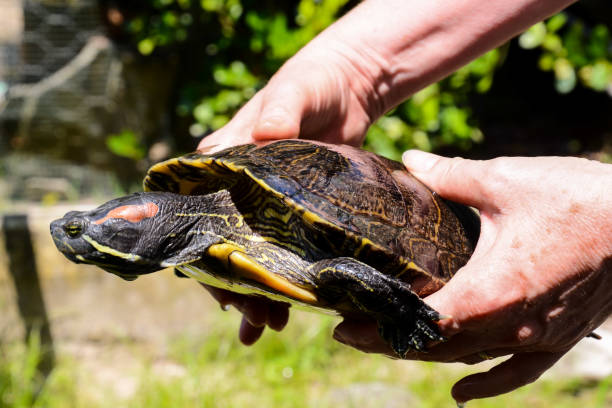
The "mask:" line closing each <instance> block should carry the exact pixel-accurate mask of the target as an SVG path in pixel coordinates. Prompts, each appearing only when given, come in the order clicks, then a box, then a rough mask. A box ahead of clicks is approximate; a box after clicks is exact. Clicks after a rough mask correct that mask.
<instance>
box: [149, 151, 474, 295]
mask: <svg viewBox="0 0 612 408" xmlns="http://www.w3.org/2000/svg"><path fill="white" fill-rule="evenodd" d="M254 183H255V184H256V185H258V186H259V190H260V194H271V195H273V196H275V197H277V198H278V199H280V200H281V201H282V202H284V203H285V204H286V205H287V206H289V207H290V208H292V209H293V212H294V213H296V214H299V215H300V217H301V219H302V221H303V222H304V225H309V226H313V227H314V228H316V229H318V230H319V231H321V232H322V235H324V236H325V237H326V239H325V241H326V242H325V243H321V247H323V248H325V251H327V252H329V254H328V255H329V257H336V256H351V257H354V258H356V259H358V260H360V261H362V262H365V263H367V264H370V265H371V266H373V267H375V268H377V269H378V270H380V271H381V272H383V273H385V274H389V275H394V276H397V277H399V278H400V279H402V280H405V281H406V282H408V283H410V285H411V287H412V289H413V290H414V291H415V292H416V293H418V294H419V296H425V295H427V294H430V293H432V292H434V291H436V290H437V289H439V288H440V287H441V286H442V285H443V284H444V283H445V282H446V281H448V280H449V279H450V278H451V277H452V276H453V274H454V273H455V272H456V271H457V270H458V269H459V268H460V267H461V266H463V265H464V264H465V263H466V262H467V260H468V259H469V257H470V255H471V254H472V252H473V250H474V247H475V244H476V240H477V237H478V234H479V219H478V216H477V215H476V214H475V213H474V212H473V211H472V210H471V209H469V208H467V207H464V206H461V205H458V204H455V203H451V202H448V201H446V200H444V199H442V198H441V197H439V196H438V195H437V194H436V193H434V192H432V191H431V190H430V189H428V188H427V187H426V186H424V185H423V184H422V183H420V182H419V181H418V180H417V179H415V178H414V177H413V176H412V175H410V174H409V173H408V172H407V171H406V170H405V168H404V166H403V165H402V164H401V163H398V162H395V161H392V160H388V159H386V158H383V157H381V156H378V155H376V154H374V153H371V152H368V151H365V150H362V149H357V148H354V147H350V146H344V145H328V144H323V143H319V142H310V141H303V140H285V141H276V142H272V143H269V144H266V145H263V146H256V145H253V144H249V145H242V146H237V147H232V148H229V149H226V150H223V151H219V152H216V153H213V154H202V153H191V154H188V155H185V156H182V157H178V158H175V159H171V160H168V161H166V162H162V163H159V164H157V165H155V166H153V167H152V168H151V169H150V170H149V172H148V174H147V176H146V178H145V180H144V188H145V190H147V191H169V192H174V193H179V194H187V195H203V194H208V193H211V192H215V191H218V190H221V189H229V188H239V187H240V186H245V187H244V188H248V187H250V186H252V185H253V184H254ZM334 243H341V244H334ZM315 244H317V243H315Z"/></svg>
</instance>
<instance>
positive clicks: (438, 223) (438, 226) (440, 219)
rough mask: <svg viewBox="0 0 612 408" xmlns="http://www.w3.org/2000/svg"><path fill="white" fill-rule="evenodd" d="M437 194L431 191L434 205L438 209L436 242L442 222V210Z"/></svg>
mask: <svg viewBox="0 0 612 408" xmlns="http://www.w3.org/2000/svg"><path fill="white" fill-rule="evenodd" d="M436 195H437V194H435V193H433V192H432V193H431V198H432V200H433V203H434V205H435V206H436V210H437V211H438V217H437V218H436V225H435V226H434V239H435V240H436V242H438V232H439V230H440V222H441V221H442V210H441V209H440V206H439V205H438V201H437V200H436Z"/></svg>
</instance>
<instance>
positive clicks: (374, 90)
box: [307, 0, 574, 117]
mask: <svg viewBox="0 0 612 408" xmlns="http://www.w3.org/2000/svg"><path fill="white" fill-rule="evenodd" d="M573 1H574V0H514V1H508V0H487V1H482V0H458V1H453V2H448V1H443V0H410V1H409V0H367V1H364V2H363V3H361V4H360V5H359V6H357V7H356V8H355V9H353V10H352V11H351V12H350V13H348V14H347V15H346V16H344V17H343V18H341V19H340V20H338V21H337V22H336V23H335V24H334V25H332V26H330V27H329V28H328V29H327V30H325V31H324V32H323V33H321V35H320V36H319V37H318V38H316V39H315V40H314V41H313V42H312V43H311V44H309V45H308V46H307V48H309V52H312V53H314V54H316V53H317V51H316V49H317V48H319V50H320V49H330V48H331V49H332V50H334V49H336V50H339V53H341V54H343V55H342V57H344V58H348V59H350V60H351V62H352V63H353V64H356V67H355V75H356V77H358V78H360V80H359V81H355V84H356V85H355V86H356V87H357V88H358V89H354V92H355V93H356V94H359V95H364V96H363V103H364V104H365V105H368V106H366V109H369V110H371V116H376V117H377V116H380V115H382V114H383V113H384V112H385V111H386V110H388V109H390V108H391V107H393V106H395V105H397V104H398V103H400V102H401V101H403V100H405V99H406V98H407V97H409V96H410V95H411V94H413V93H414V92H416V91H418V90H419V89H422V88H424V87H425V86H427V85H429V84H431V83H433V82H435V81H437V80H439V79H441V78H443V77H445V76H447V75H449V74H450V73H452V72H453V71H455V70H456V69H458V68H459V67H461V66H462V65H464V64H466V63H467V62H469V61H470V60H472V59H474V58H476V57H477V56H479V55H481V54H483V53H485V52H486V51H488V50H490V49H493V48H494V47H496V46H498V45H500V44H502V43H503V42H505V41H507V40H509V39H510V38H512V37H513V36H515V35H517V34H518V33H520V32H522V31H524V30H525V29H527V28H528V27H529V26H531V25H532V24H534V23H536V22H538V21H541V20H543V19H545V18H546V17H548V16H550V15H552V14H554V13H555V12H557V11H559V10H561V9H563V8H564V7H567V6H568V5H569V4H571V3H572V2H573ZM347 45H348V47H347ZM319 52H321V51H319Z"/></svg>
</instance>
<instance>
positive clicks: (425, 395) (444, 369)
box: [0, 312, 612, 408]
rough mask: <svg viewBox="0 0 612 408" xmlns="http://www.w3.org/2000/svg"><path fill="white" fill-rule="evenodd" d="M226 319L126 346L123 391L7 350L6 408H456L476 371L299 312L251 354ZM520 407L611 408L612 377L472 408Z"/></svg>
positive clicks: (64, 358)
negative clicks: (398, 352) (379, 349)
mask: <svg viewBox="0 0 612 408" xmlns="http://www.w3.org/2000/svg"><path fill="white" fill-rule="evenodd" d="M218 315H219V316H218V317H216V316H215V317H214V324H213V325H211V328H210V330H209V331H208V332H207V333H205V334H204V333H203V334H201V335H198V336H193V335H191V336H186V335H185V336H182V337H180V338H177V339H174V340H172V341H170V342H169V344H170V346H169V347H168V349H167V350H164V351H162V352H160V351H159V350H157V351H151V350H147V348H146V347H143V346H142V345H137V344H123V345H120V347H124V348H127V352H128V353H129V354H131V355H132V356H133V357H134V358H135V359H136V361H138V362H139V363H138V364H137V366H136V368H135V369H133V370H131V371H130V370H128V369H127V368H126V369H125V370H116V371H114V372H113V373H112V375H113V376H115V378H116V379H117V382H116V383H115V387H114V388H113V387H112V386H109V384H108V383H106V384H104V383H101V382H100V381H99V379H97V377H96V375H97V374H99V373H98V372H97V371H98V368H99V369H101V368H102V367H96V366H94V367H93V369H92V368H91V367H90V368H87V367H86V366H85V365H83V363H82V362H81V361H78V360H77V359H76V358H75V357H74V356H72V355H71V354H70V353H68V352H61V351H60V352H59V353H58V354H59V356H58V361H57V364H56V366H55V369H54V370H53V371H52V373H51V375H50V376H49V377H48V378H47V380H46V381H43V379H42V378H40V375H38V374H37V372H36V366H37V363H38V361H39V359H40V345H39V342H38V339H37V338H36V336H33V337H32V339H30V341H29V344H28V345H27V346H26V345H24V344H19V343H12V344H2V345H1V347H0V407H16V408H17V407H18V408H21V407H31V406H33V407H50V408H54V407H93V408H96V407H115V406H125V407H130V408H132V407H133V408H140V407H143V408H144V407H147V408H162V407H164V408H165V407H202V408H207V407H215V408H216V407H246V406H256V407H260V406H261V407H263V406H266V407H278V408H284V407H287V408H289V407H322V408H327V407H329V408H331V407H334V408H340V407H346V408H349V407H359V408H369V407H424V408H429V407H432V408H433V407H445V406H446V407H453V406H454V403H453V401H452V399H451V398H450V394H449V392H450V388H451V386H452V384H453V383H454V382H455V381H457V380H458V379H459V378H461V377H462V376H463V375H465V374H466V373H468V372H469V371H470V370H469V369H466V367H463V366H445V365H441V364H429V363H415V362H405V361H392V360H389V359H387V358H383V357H380V356H373V355H366V354H361V353H359V352H356V351H354V350H350V349H348V348H346V347H344V346H342V345H340V344H338V343H336V342H334V341H332V340H331V338H330V334H331V331H332V329H333V326H334V324H335V323H336V320H334V319H332V318H331V317H322V316H318V315H313V314H306V313H299V312H297V313H293V315H292V322H291V324H290V325H289V327H288V328H287V329H286V330H285V331H283V332H282V333H280V334H279V333H274V332H271V331H267V332H266V333H265V334H264V337H263V338H262V339H261V340H260V341H259V342H258V343H257V344H256V345H254V346H252V347H244V346H242V345H240V344H239V343H238V341H237V339H236V333H235V332H236V319H237V316H236V315H235V314H222V313H218ZM115 347H117V346H115ZM60 350H61V347H60ZM472 371H473V370H472ZM117 384H118V385H126V384H127V385H130V384H131V387H128V388H129V392H128V393H127V394H125V395H120V393H119V394H118V393H117V392H116V389H117V387H116V385H117ZM517 406H528V407H536V408H538V407H542V408H543V407H553V406H554V407H560V408H564V407H568V408H569V407H588V408H590V407H594V408H604V407H610V406H612V377H611V378H607V379H604V380H603V381H600V382H594V383H586V382H582V381H579V380H566V381H554V382H553V381H543V380H541V381H538V382H536V383H535V384H532V385H530V386H528V387H524V388H522V389H520V390H517V391H515V392H513V393H511V394H508V395H505V396H502V397H497V398H491V399H486V400H480V401H474V402H471V403H470V404H468V407H470V408H472V407H473V408H477V407H483V408H484V407H517Z"/></svg>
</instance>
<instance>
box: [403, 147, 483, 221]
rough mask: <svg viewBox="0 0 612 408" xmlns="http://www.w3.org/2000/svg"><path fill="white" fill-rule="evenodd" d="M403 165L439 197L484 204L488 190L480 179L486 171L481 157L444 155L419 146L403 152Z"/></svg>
mask: <svg viewBox="0 0 612 408" xmlns="http://www.w3.org/2000/svg"><path fill="white" fill-rule="evenodd" d="M402 161H403V162H404V165H405V166H406V168H407V169H408V170H409V171H410V172H411V173H412V174H413V175H414V176H415V177H417V178H418V179H419V180H420V181H422V182H423V183H425V184H426V185H427V186H428V187H429V188H431V189H432V190H434V191H435V192H437V193H438V194H440V195H441V196H442V197H444V198H447V199H449V200H452V201H457V202H460V203H463V204H467V205H471V206H474V207H476V208H479V209H481V210H482V209H483V207H485V206H487V205H488V204H489V203H488V201H489V200H488V197H487V192H486V191H485V190H484V188H483V184H482V182H481V180H482V179H483V178H484V177H485V176H486V175H487V174H486V169H485V165H484V164H483V162H481V161H476V160H467V159H461V158H458V157H455V158H447V157H442V156H438V155H435V154H432V153H427V152H422V151H420V150H408V151H406V152H404V155H403V156H402Z"/></svg>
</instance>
